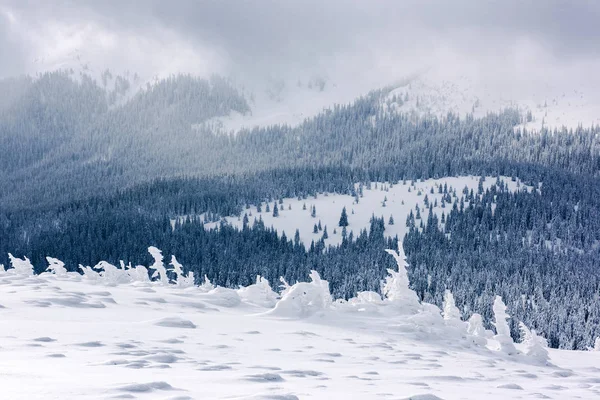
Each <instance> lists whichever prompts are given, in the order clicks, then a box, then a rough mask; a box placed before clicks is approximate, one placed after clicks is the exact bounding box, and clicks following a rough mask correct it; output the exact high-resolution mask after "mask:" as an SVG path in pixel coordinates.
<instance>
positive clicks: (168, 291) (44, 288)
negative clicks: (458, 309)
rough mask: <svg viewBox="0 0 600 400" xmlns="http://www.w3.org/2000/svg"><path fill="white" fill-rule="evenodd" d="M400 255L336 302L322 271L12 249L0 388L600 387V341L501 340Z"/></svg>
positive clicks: (552, 391)
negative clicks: (273, 275) (28, 254)
mask: <svg viewBox="0 0 600 400" xmlns="http://www.w3.org/2000/svg"><path fill="white" fill-rule="evenodd" d="M151 250H152V253H153V255H154V256H155V257H158V258H157V262H156V263H155V264H154V267H155V268H157V269H158V270H159V271H160V270H162V267H161V266H160V264H161V261H160V253H159V252H158V251H157V250H156V249H151ZM394 256H396V257H397V259H398V261H399V264H400V265H399V266H400V268H401V269H400V270H398V271H390V276H389V277H388V280H387V281H386V285H385V293H386V294H387V295H386V298H383V299H382V298H381V297H380V296H379V295H378V294H376V293H370V292H363V293H360V294H359V295H358V297H357V298H355V299H351V300H349V301H348V302H343V301H337V302H332V300H331V298H330V296H329V292H328V289H327V283H326V282H324V281H321V280H320V279H319V277H318V275H316V274H315V273H313V276H312V278H313V281H312V282H311V283H299V284H296V285H294V286H292V287H287V288H286V289H285V291H284V292H283V293H282V294H281V295H277V294H276V293H274V292H273V291H272V290H271V289H270V288H269V286H268V284H267V283H266V282H265V281H260V280H259V281H258V282H257V284H256V285H252V286H250V287H248V288H243V289H240V290H237V291H236V290H232V289H224V288H213V287H212V286H211V285H210V284H209V283H205V284H204V285H202V286H200V287H197V286H196V287H181V286H177V285H172V284H171V285H169V284H165V283H162V282H161V280H160V279H159V280H158V281H156V282H149V281H147V279H146V280H144V279H143V276H142V275H136V273H137V272H135V271H131V270H130V271H129V272H128V271H124V270H120V269H115V268H112V267H110V266H108V265H106V264H105V265H104V267H105V269H104V272H101V274H102V275H104V276H100V275H98V274H97V273H94V272H91V271H89V270H88V271H87V272H86V275H85V276H80V275H78V274H75V273H68V274H67V273H65V271H64V270H63V269H62V267H61V265H60V262H58V261H57V260H52V259H51V260H50V261H51V263H52V265H53V268H54V270H55V274H48V273H46V274H42V275H40V276H31V275H30V271H31V269H30V267H28V263H27V262H24V261H19V260H13V261H14V264H13V265H14V266H15V267H17V268H16V269H12V270H9V271H7V272H3V271H0V304H1V306H0V344H1V346H0V388H1V389H0V392H1V394H2V396H1V397H2V398H6V399H11V400H18V399H27V400H31V399H49V398H57V399H106V398H121V399H123V398H127V399H180V400H182V399H218V398H219V399H279V400H286V399H288V400H293V399H381V398H391V399H392V398H393V399H409V398H410V399H421V400H425V399H427V400H435V399H481V398H487V399H490V400H492V399H507V398H557V399H558V398H560V399H564V398H581V399H596V398H598V396H600V369H599V368H598V365H599V363H600V353H598V352H574V351H559V350H546V349H544V348H542V347H538V348H537V353H532V352H531V348H526V347H527V346H525V345H517V347H518V348H519V349H520V351H519V352H517V353H512V355H509V354H507V352H506V351H501V350H498V349H499V342H498V340H499V338H498V337H497V336H496V337H493V336H492V335H493V333H491V332H489V331H485V330H483V329H482V327H480V326H479V328H478V323H477V321H475V320H472V321H470V322H469V323H468V324H467V323H465V322H462V321H460V320H458V319H457V317H456V315H455V313H453V300H452V298H451V296H449V295H448V296H447V299H446V300H447V303H446V306H445V307H444V312H443V317H442V313H441V312H440V310H439V309H437V308H436V307H434V306H431V305H427V304H419V303H418V301H417V300H416V295H414V293H412V292H410V291H409V290H408V287H407V284H408V282H407V279H406V272H405V270H404V269H403V266H402V263H403V254H402V252H401V251H400V254H399V255H397V254H395V253H394ZM174 264H176V263H174ZM140 268H141V267H140ZM107 271H108V272H107ZM403 271H404V272H403ZM126 277H129V278H127V279H125V278H126ZM146 278H147V276H146ZM159 278H160V276H159ZM119 281H122V282H123V283H120V284H118V283H117V282H119ZM495 310H497V311H498V316H499V317H500V318H502V310H501V309H499V308H498V307H496V306H495ZM499 331H500V330H499ZM505 345H506V346H507V347H510V346H508V344H506V343H505ZM547 353H548V354H549V359H548V360H546V355H547Z"/></svg>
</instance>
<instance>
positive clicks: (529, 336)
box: [519, 322, 550, 365]
mask: <svg viewBox="0 0 600 400" xmlns="http://www.w3.org/2000/svg"><path fill="white" fill-rule="evenodd" d="M519 329H520V331H521V338H522V340H523V345H524V352H525V355H526V356H527V357H529V358H530V359H531V361H533V362H535V363H538V364H543V365H546V364H548V360H549V359H550V357H549V355H548V342H547V341H546V339H544V338H543V337H541V336H538V335H537V334H536V333H535V331H534V330H530V329H529V328H528V327H527V325H525V324H524V323H523V322H520V323H519Z"/></svg>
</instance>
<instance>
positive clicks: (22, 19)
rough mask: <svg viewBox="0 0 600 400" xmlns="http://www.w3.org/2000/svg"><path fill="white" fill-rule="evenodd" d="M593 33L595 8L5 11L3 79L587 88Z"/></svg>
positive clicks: (443, 5) (247, 5) (594, 4)
mask: <svg viewBox="0 0 600 400" xmlns="http://www.w3.org/2000/svg"><path fill="white" fill-rule="evenodd" d="M598 21H600V1H597V0H538V1H528V0H504V1H493V0H468V1H467V0H455V1H447V0H405V1H402V0H390V1H377V0H376V1H373V0H361V1H356V0H319V1H316V0H293V1H292V0H264V1H258V0H257V1H243V0H240V1H226V0H213V1H193V0H168V1H164V0H147V1H141V0H140V1H133V0H103V1H97V0H72V1H67V0H63V1H56V0H53V1H50V0H48V1H28V0H0V60H2V61H1V62H0V76H9V75H15V74H22V73H34V72H35V71H38V70H40V69H44V68H53V67H56V66H61V65H65V63H67V64H68V62H69V61H68V60H71V59H72V58H73V54H77V52H79V54H80V55H81V57H82V59H83V60H84V61H85V62H89V63H90V66H91V67H92V68H94V69H98V70H99V69H103V68H105V67H109V68H111V69H113V70H117V71H124V70H130V71H135V72H139V73H140V74H142V75H152V74H166V73H173V72H192V73H195V74H198V75H207V74H211V73H221V74H225V75H229V74H234V75H237V76H243V77H245V78H250V79H252V78H255V77H269V76H274V77H279V76H286V77H288V78H290V77H292V78H293V77H294V76H296V75H297V76H301V75H311V74H313V75H314V74H318V75H327V76H336V75H346V76H348V77H355V78H356V79H362V78H363V77H367V76H377V77H378V78H379V79H381V80H382V81H383V80H390V81H393V80H395V79H399V78H401V77H403V76H405V75H407V74H410V73H412V72H416V71H420V70H423V69H425V68H429V67H432V66H439V65H444V68H445V69H447V70H449V71H461V70H463V69H464V70H469V71H475V73H478V74H483V75H486V74H487V75H489V76H510V77H511V79H512V78H514V79H518V80H522V81H526V80H528V79H542V78H540V75H541V76H542V77H543V78H544V79H546V78H548V77H552V78H556V77H559V76H561V75H562V74H563V73H565V72H568V73H571V74H574V75H578V77H577V79H583V76H586V75H594V76H596V75H598V74H597V73H595V71H596V67H597V66H598V65H599V64H598V60H600V23H598ZM541 68H542V69H543V72H541V73H540V69H541ZM365 79H366V78H365Z"/></svg>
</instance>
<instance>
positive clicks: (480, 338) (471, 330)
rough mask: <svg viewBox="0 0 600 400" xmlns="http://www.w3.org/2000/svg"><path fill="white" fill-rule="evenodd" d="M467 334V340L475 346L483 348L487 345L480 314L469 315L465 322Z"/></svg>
mask: <svg viewBox="0 0 600 400" xmlns="http://www.w3.org/2000/svg"><path fill="white" fill-rule="evenodd" d="M467 334H468V336H467V338H468V339H469V340H471V342H473V343H474V344H476V345H477V346H485V345H486V344H487V338H486V336H487V335H486V331H485V328H484V326H483V318H482V317H481V314H478V313H474V314H473V315H471V317H470V318H469V320H468V321H467Z"/></svg>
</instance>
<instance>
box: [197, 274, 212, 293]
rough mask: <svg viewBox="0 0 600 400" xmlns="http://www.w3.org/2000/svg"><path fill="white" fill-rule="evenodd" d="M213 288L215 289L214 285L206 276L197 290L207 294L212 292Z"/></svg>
mask: <svg viewBox="0 0 600 400" xmlns="http://www.w3.org/2000/svg"><path fill="white" fill-rule="evenodd" d="M214 288H215V285H213V284H212V282H211V281H210V279H208V276H206V275H204V282H202V285H200V286H198V289H199V290H200V291H201V292H202V293H208V292H210V291H211V290H213V289H214Z"/></svg>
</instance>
